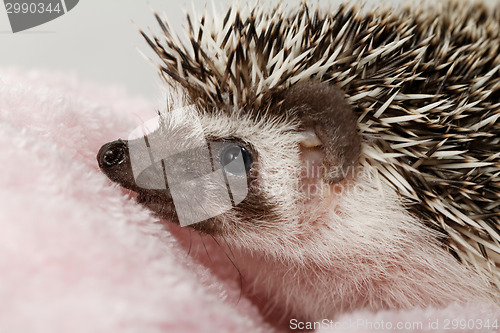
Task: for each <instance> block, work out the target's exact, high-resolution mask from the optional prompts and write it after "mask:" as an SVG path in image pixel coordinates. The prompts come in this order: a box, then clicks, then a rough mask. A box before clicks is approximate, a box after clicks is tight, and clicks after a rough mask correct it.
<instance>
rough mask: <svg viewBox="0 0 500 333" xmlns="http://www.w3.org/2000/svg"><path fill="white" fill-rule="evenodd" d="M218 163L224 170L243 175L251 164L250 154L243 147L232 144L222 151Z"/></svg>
mask: <svg viewBox="0 0 500 333" xmlns="http://www.w3.org/2000/svg"><path fill="white" fill-rule="evenodd" d="M220 163H221V164H222V166H223V167H224V170H225V171H226V172H229V173H231V174H233V175H235V176H243V175H244V174H246V173H247V172H248V170H250V167H251V166H252V155H251V154H250V152H249V151H248V150H247V149H245V148H244V147H241V146H238V145H232V146H229V147H227V148H226V149H224V150H223V151H222V153H221V155H220Z"/></svg>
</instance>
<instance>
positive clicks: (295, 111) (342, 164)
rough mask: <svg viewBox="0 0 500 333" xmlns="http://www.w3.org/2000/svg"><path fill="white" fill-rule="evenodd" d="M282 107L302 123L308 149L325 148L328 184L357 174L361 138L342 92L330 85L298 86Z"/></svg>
mask: <svg viewBox="0 0 500 333" xmlns="http://www.w3.org/2000/svg"><path fill="white" fill-rule="evenodd" d="M282 108H284V110H285V112H287V113H289V114H290V115H292V116H295V117H297V118H298V119H299V120H300V121H301V123H302V127H303V129H304V130H303V132H302V134H303V136H304V140H302V145H303V146H304V147H317V146H321V148H322V150H323V154H324V157H323V167H324V168H325V173H324V175H323V180H324V181H325V182H326V183H329V184H333V183H336V182H339V181H341V180H343V179H344V178H346V177H347V176H348V175H349V174H352V173H353V172H354V167H355V166H356V165H357V164H358V162H359V156H360V151H361V137H360V135H359V133H358V130H357V121H356V117H355V114H354V111H353V109H352V107H351V106H350V104H349V103H348V102H347V100H346V99H345V97H344V94H343V93H342V91H340V90H339V89H338V88H336V87H335V86H334V85H333V84H330V83H327V82H318V81H308V82H304V83H298V84H296V85H294V86H292V87H291V88H289V89H288V90H287V92H286V94H285V98H284V100H283V104H282Z"/></svg>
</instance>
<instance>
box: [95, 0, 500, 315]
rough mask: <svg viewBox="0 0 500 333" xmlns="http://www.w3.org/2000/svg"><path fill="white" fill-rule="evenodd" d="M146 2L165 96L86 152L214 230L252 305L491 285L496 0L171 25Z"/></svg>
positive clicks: (166, 210)
mask: <svg viewBox="0 0 500 333" xmlns="http://www.w3.org/2000/svg"><path fill="white" fill-rule="evenodd" d="M154 16H155V18H156V21H157V23H158V25H159V27H160V29H161V33H160V34H154V33H151V32H150V33H146V32H144V31H142V30H141V31H140V32H141V34H142V35H143V37H144V38H145V41H146V42H147V44H148V45H149V46H150V47H151V48H152V50H153V51H154V52H155V53H156V55H157V56H158V59H159V61H158V60H157V62H155V63H157V66H158V70H159V74H160V76H161V78H162V80H163V82H164V84H165V86H166V90H168V92H169V94H170V95H169V98H167V99H166V100H165V106H164V109H163V110H162V111H160V112H159V118H158V120H157V121H156V120H155V122H157V128H155V129H153V130H151V131H149V132H148V133H146V132H143V133H142V134H141V135H138V136H137V137H136V138H131V139H128V140H121V139H120V140H117V141H113V142H110V143H107V144H105V145H103V147H102V148H101V150H100V151H99V153H98V155H97V160H98V163H99V167H100V168H101V170H102V171H103V172H104V173H105V174H106V175H107V176H108V177H109V178H110V179H111V180H112V181H114V182H116V183H118V184H120V185H121V186H123V187H124V188H126V189H129V190H132V191H134V192H136V193H137V201H138V202H139V203H140V204H142V205H144V206H145V207H147V208H149V209H150V210H151V212H152V213H153V214H154V215H155V216H157V217H159V218H161V219H163V220H165V221H169V223H178V224H181V225H189V227H190V228H192V229H194V230H197V231H198V232H200V233H202V234H204V235H208V236H210V237H213V238H215V239H221V240H224V242H225V244H227V245H228V246H229V247H230V248H231V249H232V250H234V261H235V263H236V264H237V265H238V267H239V269H240V270H241V274H243V276H244V278H245V281H250V284H249V286H248V288H245V292H246V293H248V294H249V295H252V296H253V297H255V298H256V299H260V300H263V303H264V305H263V306H262V307H263V312H265V313H267V314H268V315H269V314H278V315H280V316H281V318H290V316H293V317H294V318H303V319H307V320H316V319H321V318H333V317H335V316H336V315H338V314H340V313H342V312H346V311H352V310H355V309H368V310H372V311H377V310H381V309H409V308H412V307H417V306H445V305H447V304H449V303H451V302H467V301H468V302H472V301H474V302H490V301H492V302H495V301H498V299H500V292H499V287H500V269H499V266H500V232H499V224H500V223H499V221H500V136H499V134H500V122H499V121H498V119H499V117H500V75H499V73H500V11H499V9H498V7H496V8H489V7H488V6H487V5H486V4H484V3H481V2H476V3H468V2H458V1H445V2H440V3H435V4H420V5H418V6H412V5H407V6H403V7H398V8H397V9H394V8H376V9H371V10H369V11H367V10H364V9H363V8H360V7H359V5H356V4H352V3H344V4H339V5H338V7H336V8H335V9H332V8H330V9H325V8H322V7H321V6H320V5H310V4H307V3H306V2H302V3H300V4H296V5H295V6H291V7H287V6H285V5H283V4H280V3H277V4H276V5H275V7H274V8H271V9H269V8H267V9H266V8H265V6H261V5H259V4H254V5H244V6H242V5H237V4H234V5H232V6H231V7H230V8H229V9H228V10H227V12H226V13H225V16H224V17H221V18H219V17H217V14H216V13H214V15H213V17H212V18H210V17H209V16H208V15H205V14H204V15H201V17H200V18H196V17H195V16H193V15H190V14H187V36H188V39H189V41H184V42H183V41H182V39H181V38H180V37H179V36H178V35H177V34H176V33H175V32H174V31H173V29H172V27H171V26H170V25H169V23H168V21H167V19H166V18H162V17H161V16H160V15H159V14H156V13H155V14H154ZM140 147H143V148H144V147H147V149H146V148H144V149H142V150H141V148H140ZM153 148H154V149H153ZM134 158H135V159H134ZM134 161H139V162H140V163H142V164H143V165H142V166H141V169H140V170H139V171H140V172H137V170H135V171H134ZM167 174H169V175H170V176H169V175H167ZM216 174H217V175H218V176H217V177H218V178H217V177H215V176H214V177H208V178H206V179H205V182H203V183H199V182H196V181H194V180H196V179H198V178H200V177H203V176H204V175H216ZM221 177H222V178H221ZM207 179H208V180H207ZM155 184H156V185H155ZM157 184H159V185H157ZM234 184H237V186H236V185H235V186H233V185H234ZM228 192H229V199H228V198H227V193H228ZM231 192H232V193H231ZM224 193H225V194H224ZM223 194H224V195H225V199H224V200H223V199H221V198H222V196H223ZM177 197H179V198H183V199H184V201H182V200H177V201H176V198H177ZM186 211H188V212H189V213H188V214H186ZM189 214H191V215H192V216H191V217H192V219H191V220H190V221H187V220H186V216H187V215H189ZM203 214H205V215H203ZM181 215H182V216H181ZM188 220H189V219H188ZM186 221H187V222H186Z"/></svg>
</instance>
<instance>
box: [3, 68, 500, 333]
mask: <svg viewBox="0 0 500 333" xmlns="http://www.w3.org/2000/svg"><path fill="white" fill-rule="evenodd" d="M154 115H155V113H154V106H153V105H150V104H149V103H147V102H146V101H144V100H140V99H133V98H130V97H128V96H126V95H125V93H124V92H122V91H119V90H116V89H112V88H103V87H99V86H95V85H88V84H82V83H80V82H79V81H78V80H77V79H76V78H74V77H68V76H64V75H54V74H50V73H46V72H30V73H25V72H21V71H15V70H0V151H1V154H0V165H1V171H2V172H1V173H0V272H1V273H0V332H9V333H20V332H26V333H28V332H29V333H31V332H43V333H45V332H47V333H49V332H50V333H59V332H60V333H63V332H64V333H67V332H72V333H77V332H93V333H94V332H106V333H113V332H116V333H118V332H120V333H122V332H123V333H125V332H141V333H146V332H279V331H285V329H283V328H277V327H275V326H273V325H272V324H270V323H266V322H265V321H264V320H263V319H262V317H261V315H260V314H259V311H258V308H257V306H256V305H254V304H253V303H252V302H251V301H250V300H249V299H247V298H245V297H240V280H239V276H238V273H237V271H236V269H235V268H234V267H233V266H232V265H231V263H230V261H229V260H228V259H227V257H226V255H225V254H224V253H223V252H221V251H220V249H219V248H218V246H217V245H216V244H214V242H209V241H208V240H206V239H205V240H204V244H203V243H202V242H201V238H200V236H199V235H198V234H196V233H194V232H193V233H190V232H189V229H182V230H181V229H180V228H177V227H173V226H169V225H166V224H164V223H159V221H157V219H155V218H154V217H152V216H151V215H150V214H149V213H148V211H147V210H145V209H143V208H142V207H141V206H139V205H137V204H136V203H135V201H134V199H133V198H132V197H131V195H130V193H128V192H127V191H124V190H122V189H121V188H119V187H117V186H116V185H113V184H111V183H110V182H109V181H108V180H107V178H106V177H105V176H104V175H102V174H101V173H100V171H99V170H98V168H97V163H96V160H95V155H96V152H97V151H98V149H99V148H100V146H101V145H102V144H103V143H105V142H108V141H111V140H115V139H116V138H118V137H122V138H124V137H126V136H127V134H128V132H129V131H130V130H131V129H133V128H134V127H135V126H137V125H138V124H140V122H141V120H147V119H149V118H150V117H153V116H154ZM499 317H500V311H499V309H498V308H497V307H494V306H492V305H489V306H487V305H482V306H478V305H466V306H458V305H452V306H450V307H449V308H447V309H443V310H434V309H424V310H414V311H406V312H385V313H378V314H372V313H364V312H358V313H353V314H344V315H343V316H340V317H339V318H336V319H335V323H338V324H337V325H336V326H334V325H331V323H330V324H329V325H327V324H325V325H323V326H322V327H321V328H319V327H316V328H319V330H320V331H322V332H323V331H324V332H330V331H337V330H338V329H345V330H347V331H352V332H354V331H355V332H369V331H384V330H383V327H380V326H378V328H377V327H374V326H373V325H374V323H375V325H376V322H377V320H385V322H386V323H387V322H391V325H394V326H395V325H396V324H397V323H398V322H403V323H405V322H407V321H412V322H413V321H421V322H422V323H423V327H422V328H419V327H413V328H408V329H401V330H399V329H398V330H395V329H394V328H393V329H389V330H388V331H406V332H424V331H425V332H450V331H451V332H460V331H480V332H483V331H484V332H487V331H492V332H493V331H496V330H495V329H494V328H492V327H490V328H486V327H483V328H482V329H477V328H478V326H474V328H473V329H472V328H471V327H467V328H465V329H460V328H458V329H457V330H446V328H445V327H444V322H445V321H446V320H453V319H461V318H473V319H476V320H479V319H481V320H483V321H485V320H486V319H489V320H490V322H493V320H494V319H497V320H498V318H499ZM361 320H364V321H365V323H367V325H368V323H370V321H371V323H372V326H371V327H369V326H366V325H365V326H363V325H361ZM433 320H434V321H435V320H438V321H439V325H438V327H430V325H429V322H430V321H433ZM451 324H452V323H451V321H450V325H451ZM379 325H380V323H379ZM474 325H476V324H474ZM385 328H387V326H385ZM436 328H437V329H436ZM450 328H451V326H450Z"/></svg>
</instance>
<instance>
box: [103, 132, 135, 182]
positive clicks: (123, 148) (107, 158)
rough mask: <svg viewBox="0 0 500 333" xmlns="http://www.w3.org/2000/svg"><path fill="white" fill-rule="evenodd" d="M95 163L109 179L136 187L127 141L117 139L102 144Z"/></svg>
mask: <svg viewBox="0 0 500 333" xmlns="http://www.w3.org/2000/svg"><path fill="white" fill-rule="evenodd" d="M97 163H98V164H99V168H100V169H101V171H102V172H103V173H104V174H105V175H106V176H107V177H108V178H109V179H110V180H112V181H114V182H116V183H118V184H120V185H122V186H123V187H125V188H128V189H131V190H134V189H135V188H136V187H137V185H136V184H135V180H134V177H133V174H132V167H131V164H130V156H129V150H128V145H127V141H124V140H121V139H119V140H116V141H112V142H108V143H106V144H104V145H103V146H102V147H101V149H99V152H98V153H97Z"/></svg>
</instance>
